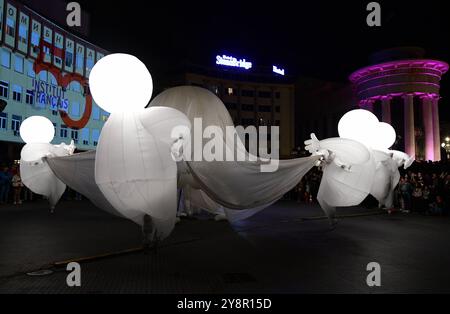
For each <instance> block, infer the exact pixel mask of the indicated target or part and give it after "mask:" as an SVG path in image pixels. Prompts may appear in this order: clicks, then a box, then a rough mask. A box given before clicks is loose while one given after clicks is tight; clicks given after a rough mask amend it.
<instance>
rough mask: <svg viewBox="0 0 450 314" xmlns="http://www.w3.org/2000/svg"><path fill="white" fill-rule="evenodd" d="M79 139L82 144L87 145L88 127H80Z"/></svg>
mask: <svg viewBox="0 0 450 314" xmlns="http://www.w3.org/2000/svg"><path fill="white" fill-rule="evenodd" d="M81 141H82V143H83V145H89V128H83V129H81Z"/></svg>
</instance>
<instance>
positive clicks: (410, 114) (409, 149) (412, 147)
mask: <svg viewBox="0 0 450 314" xmlns="http://www.w3.org/2000/svg"><path fill="white" fill-rule="evenodd" d="M403 101H404V111H403V112H404V121H405V152H406V153H407V154H408V155H409V156H415V155H416V138H415V136H414V95H413V94H406V95H404V96H403Z"/></svg>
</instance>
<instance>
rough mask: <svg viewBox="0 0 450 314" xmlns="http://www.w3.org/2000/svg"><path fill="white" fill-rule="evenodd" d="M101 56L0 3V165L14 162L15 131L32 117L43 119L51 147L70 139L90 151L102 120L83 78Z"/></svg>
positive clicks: (8, 0)
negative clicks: (51, 134)
mask: <svg viewBox="0 0 450 314" xmlns="http://www.w3.org/2000/svg"><path fill="white" fill-rule="evenodd" d="M106 53H107V52H106V51H105V50H103V49H101V48H99V47H97V46H95V45H93V44H91V43H89V42H87V41H85V40H83V39H81V38H79V37H77V36H76V35H74V34H73V33H70V32H68V31H66V30H65V29H63V28H61V27H59V26H58V25H56V24H54V23H53V22H51V21H50V20H48V19H46V18H45V17H43V16H41V15H39V14H38V13H37V12H35V11H33V10H31V9H30V8H28V7H27V6H25V5H23V4H21V3H19V2H16V1H12V0H0V61H1V64H0V101H1V102H2V103H3V105H4V108H0V109H2V111H1V112H0V145H1V150H0V151H1V155H0V160H2V161H11V160H13V159H16V158H18V157H19V152H20V148H21V146H22V143H23V142H22V140H21V138H20V136H19V127H20V124H21V122H22V121H23V120H25V119H26V118H27V117H29V116H32V115H41V116H46V117H47V118H49V119H50V120H51V121H52V122H53V124H54V126H55V139H54V143H60V142H65V143H69V142H70V141H71V140H72V139H73V140H74V141H75V143H76V145H77V147H78V148H79V149H81V150H89V149H95V146H96V144H97V141H98V138H99V134H100V130H101V128H102V126H103V124H104V122H105V121H106V119H107V117H108V113H107V112H104V111H102V110H101V109H100V108H99V107H98V106H97V105H96V104H95V103H94V102H93V100H92V97H91V95H90V93H89V88H88V80H87V78H88V77H89V72H90V70H91V69H92V67H93V66H94V64H95V62H97V61H98V60H99V59H100V58H102V57H103V56H104V55H105V54H106Z"/></svg>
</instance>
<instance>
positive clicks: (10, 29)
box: [6, 17, 16, 37]
mask: <svg viewBox="0 0 450 314" xmlns="http://www.w3.org/2000/svg"><path fill="white" fill-rule="evenodd" d="M15 24H16V23H15V22H14V20H13V19H12V18H10V17H8V18H7V19H6V34H8V35H9V36H11V37H14V36H16V25H15Z"/></svg>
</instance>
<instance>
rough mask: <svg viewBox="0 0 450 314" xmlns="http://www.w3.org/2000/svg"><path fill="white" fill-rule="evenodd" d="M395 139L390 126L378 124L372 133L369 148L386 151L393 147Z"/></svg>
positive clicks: (382, 123)
mask: <svg viewBox="0 0 450 314" xmlns="http://www.w3.org/2000/svg"><path fill="white" fill-rule="evenodd" d="M396 137H397V135H396V133H395V130H394V128H393V127H392V126H391V125H390V124H388V123H385V122H379V123H378V124H377V125H376V128H375V130H374V132H373V133H372V138H371V140H370V146H371V148H373V149H378V150H386V149H388V148H390V147H391V146H392V145H394V143H395V138H396Z"/></svg>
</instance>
